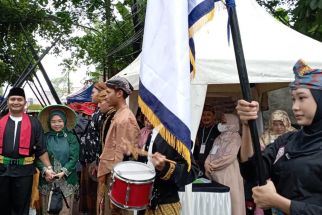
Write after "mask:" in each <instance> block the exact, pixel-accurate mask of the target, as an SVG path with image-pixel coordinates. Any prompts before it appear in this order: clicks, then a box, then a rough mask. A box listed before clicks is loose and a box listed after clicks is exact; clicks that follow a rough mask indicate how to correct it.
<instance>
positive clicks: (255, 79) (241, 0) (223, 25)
mask: <svg viewBox="0 0 322 215" xmlns="http://www.w3.org/2000/svg"><path fill="white" fill-rule="evenodd" d="M235 2H236V10H237V16H238V20H239V27H240V33H241V38H242V43H243V49H244V55H245V59H246V66H247V71H248V77H249V82H250V83H256V85H255V86H256V90H257V92H258V94H259V95H261V93H262V92H266V91H269V90H273V89H278V88H281V87H284V86H287V84H288V82H290V81H291V80H292V79H293V77H294V76H293V71H292V68H293V65H294V63H295V62H296V61H297V60H298V59H300V58H302V59H303V60H305V61H306V62H307V63H308V64H309V65H310V66H311V67H313V68H322V43H320V42H318V41H316V40H314V39H311V38H309V37H307V36H305V35H303V34H300V33H298V32H296V31H294V30H292V29H291V28H289V27H287V26H285V25H283V24H281V23H280V22H278V21H277V20H276V19H274V18H273V17H272V16H271V15H270V14H268V13H267V12H266V11H265V9H263V8H262V7H261V6H259V5H258V4H257V2H256V1H255V0H236V1H235ZM227 21H228V15H227V10H226V9H225V7H224V5H223V3H222V2H217V3H216V11H215V16H214V18H213V20H212V21H211V22H209V23H208V24H206V25H205V26H204V27H203V28H202V29H201V30H200V31H199V32H197V34H196V35H195V38H194V39H195V49H196V69H197V73H196V77H195V79H194V80H193V81H192V84H191V86H192V87H191V96H192V99H191V110H192V113H191V117H192V119H191V122H192V129H191V135H192V139H194V138H195V135H196V132H197V129H198V126H199V121H200V117H201V112H202V108H203V105H204V102H205V97H206V94H207V93H208V95H220V94H223V93H224V94H225V95H227V94H230V95H233V94H236V93H237V94H239V93H240V87H239V79H238V72H237V66H236V62H235V55H234V49H233V41H232V39H231V41H230V43H231V44H230V46H229V45H228V39H227V38H228V36H227ZM139 70H140V58H138V59H136V60H135V61H133V62H132V63H131V64H130V65H129V66H128V67H127V68H125V69H124V70H123V71H121V72H120V73H119V74H117V75H120V76H124V77H126V78H127V79H128V80H129V81H130V82H131V84H132V85H133V86H134V88H135V89H138V84H139V75H138V74H139ZM136 96H137V93H134V95H133V96H132V98H130V104H131V106H132V107H134V108H135V105H136ZM132 101H133V102H132Z"/></svg>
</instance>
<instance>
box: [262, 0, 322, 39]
mask: <svg viewBox="0 0 322 215" xmlns="http://www.w3.org/2000/svg"><path fill="white" fill-rule="evenodd" d="M257 2H258V3H259V4H260V5H262V6H263V7H265V8H266V9H267V10H268V11H269V12H270V13H271V14H272V15H273V16H275V17H276V18H277V19H278V20H280V21H281V22H283V23H284V24H286V25H288V26H289V27H291V28H293V29H294V30H297V31H299V32H301V33H303V34H305V35H307V36H309V37H312V38H314V39H316V40H319V41H321V42H322V0H257Z"/></svg>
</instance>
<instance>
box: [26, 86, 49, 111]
mask: <svg viewBox="0 0 322 215" xmlns="http://www.w3.org/2000/svg"><path fill="white" fill-rule="evenodd" d="M26 83H27V84H28V86H29V87H30V89H31V91H32V92H33V93H34V95H35V96H36V98H37V100H38V102H39V103H40V105H41V106H42V107H45V105H44V104H43V103H42V102H41V100H40V99H39V97H38V95H37V94H36V92H35V90H34V89H33V88H32V86H31V84H30V83H29V81H28V80H26Z"/></svg>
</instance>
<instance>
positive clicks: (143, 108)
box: [138, 96, 191, 172]
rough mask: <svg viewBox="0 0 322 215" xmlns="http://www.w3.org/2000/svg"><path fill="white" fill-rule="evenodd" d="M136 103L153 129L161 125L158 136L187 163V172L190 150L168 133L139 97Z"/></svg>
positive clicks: (189, 163)
mask: <svg viewBox="0 0 322 215" xmlns="http://www.w3.org/2000/svg"><path fill="white" fill-rule="evenodd" d="M138 103H139V107H140V108H141V111H142V113H143V114H144V115H145V116H146V117H147V118H148V120H149V122H150V123H151V124H152V125H153V127H155V128H156V127H158V126H159V125H162V126H161V128H160V130H159V133H160V135H161V136H162V137H163V138H164V139H165V140H166V141H167V143H168V144H169V145H170V146H171V147H172V148H174V149H175V150H176V151H177V152H178V153H179V154H180V155H181V156H182V157H183V158H184V159H185V160H186V161H187V164H188V172H189V171H190V168H191V157H190V149H188V148H187V146H186V145H185V144H184V143H182V142H181V141H180V140H178V139H177V138H176V137H175V136H174V135H173V134H171V133H170V131H168V130H167V129H166V128H165V127H164V125H163V124H162V123H161V121H160V119H159V118H158V117H157V116H156V115H155V114H154V113H153V111H152V110H151V109H150V108H149V106H147V105H146V103H145V102H144V101H143V100H142V98H141V97H140V96H139V97H138ZM189 138H190V137H189Z"/></svg>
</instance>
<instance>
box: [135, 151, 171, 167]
mask: <svg viewBox="0 0 322 215" xmlns="http://www.w3.org/2000/svg"><path fill="white" fill-rule="evenodd" d="M138 153H139V155H141V156H146V157H153V156H154V155H153V154H150V153H148V152H147V151H145V150H138ZM164 160H165V161H166V162H169V163H172V164H174V165H176V164H177V162H175V161H173V160H170V159H167V158H165V159H164Z"/></svg>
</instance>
